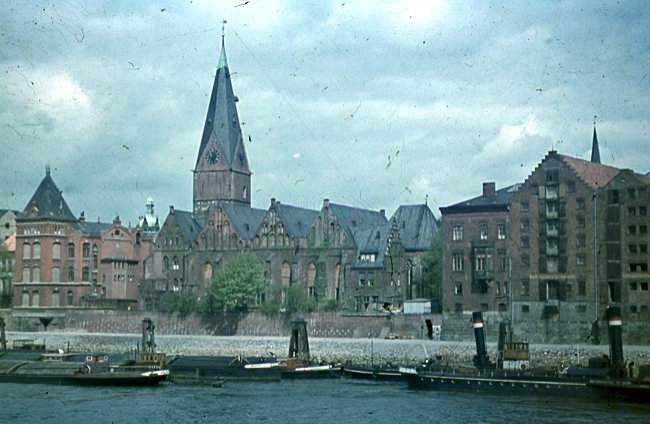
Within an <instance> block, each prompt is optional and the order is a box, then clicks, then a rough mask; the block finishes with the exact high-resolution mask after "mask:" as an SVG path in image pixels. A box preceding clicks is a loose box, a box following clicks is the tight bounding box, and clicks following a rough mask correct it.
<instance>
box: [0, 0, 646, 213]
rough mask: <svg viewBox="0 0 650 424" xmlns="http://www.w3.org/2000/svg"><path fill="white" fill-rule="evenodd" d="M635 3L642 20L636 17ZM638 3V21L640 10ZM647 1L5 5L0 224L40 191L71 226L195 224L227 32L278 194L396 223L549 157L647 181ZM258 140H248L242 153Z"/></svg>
mask: <svg viewBox="0 0 650 424" xmlns="http://www.w3.org/2000/svg"><path fill="white" fill-rule="evenodd" d="M631 3H632V4H631ZM634 3H637V4H638V6H635V5H634ZM649 10H650V8H648V7H647V6H646V5H645V4H644V2H623V4H618V3H617V2H600V1H584V2H580V1H561V2H559V1H558V2H553V1H548V2H538V1H530V2H522V1H516V2H515V1H512V2H506V3H503V4H497V3H493V4H489V2H484V1H477V2H458V1H453V2H452V1H450V2H447V1H443V0H440V1H433V0H432V1H418V0H412V1H394V2H390V1H386V2H381V1H375V0H339V1H336V2H330V3H328V2H325V1H315V2H308V1H282V0H264V1H261V0H249V1H245V0H238V1H228V0H224V1H214V0H210V1H207V0H206V1H202V0H193V1H180V0H173V1H172V0H168V1H162V2H159V1H156V2H149V1H142V2H140V1H131V0H129V1H122V2H120V1H105V2H100V1H96V2H87V1H81V0H71V1H56V2H54V1H43V2H31V1H11V0H10V1H3V2H2V4H1V5H0V16H1V17H0V38H1V39H0V43H1V44H0V45H1V47H0V67H1V68H0V71H1V72H0V146H1V147H2V155H1V156H0V181H2V184H0V208H14V209H19V210H22V209H23V208H24V207H25V205H26V203H27V202H28V200H29V198H30V197H31V195H32V194H33V192H34V190H35V189H36V187H37V185H38V184H39V182H40V181H41V179H42V178H43V176H44V175H45V167H46V166H47V165H48V164H49V165H50V166H51V169H52V176H53V178H54V180H55V182H56V183H57V185H58V186H59V188H60V189H61V190H63V194H64V197H65V199H66V200H67V202H68V204H69V205H70V207H71V209H72V211H73V212H74V213H75V214H76V215H79V214H80V213H81V212H82V211H85V214H86V217H88V218H89V219H93V220H94V219H95V218H96V217H101V220H102V221H106V222H110V221H111V220H112V218H113V217H114V216H115V214H119V215H120V216H121V218H122V221H123V222H124V223H128V222H132V223H134V224H135V222H136V220H137V217H138V215H142V214H143V213H144V207H145V200H146V198H147V197H149V196H151V197H153V198H154V200H155V203H156V212H157V215H159V216H160V218H161V220H162V219H164V218H165V216H166V215H167V211H168V207H169V205H172V204H173V205H175V207H176V208H178V209H184V210H191V208H192V172H191V171H192V169H193V166H194V164H195V161H196V155H197V152H198V148H199V143H200V138H201V133H202V130H203V124H204V120H205V114H206V111H207V107H208V100H209V96H210V90H211V88H212V82H213V78H214V74H215V70H216V64H217V61H218V59H219V51H220V44H221V28H222V20H223V19H226V20H227V21H228V23H227V24H226V26H225V43H226V51H227V56H228V63H229V67H230V71H231V74H232V81H233V87H234V91H235V94H236V95H237V96H238V97H239V99H240V101H239V103H238V111H239V118H240V121H241V123H242V131H243V134H244V139H245V140H247V141H246V149H247V153H248V157H249V164H250V167H251V170H252V172H253V181H252V199H253V206H254V207H258V208H263V209H266V208H267V207H268V206H269V204H270V199H271V198H272V197H274V198H277V199H278V200H280V201H282V202H283V203H287V204H293V205H297V206H302V207H308V208H312V209H320V207H321V205H322V201H323V199H324V198H329V199H331V201H333V202H337V203H345V204H350V205H356V206H359V207H364V208H370V209H375V210H378V209H386V210H387V213H388V214H392V213H393V212H394V210H395V209H396V208H397V206H398V205H400V204H414V203H424V202H425V200H426V199H427V196H428V203H429V205H430V207H431V208H432V210H434V212H435V213H436V215H437V216H439V212H438V210H437V208H438V207H439V206H446V205H449V204H452V203H455V202H458V201H461V200H464V199H467V198H470V197H474V196H476V195H478V194H479V193H480V191H481V183H482V182H483V181H495V182H496V184H497V188H499V187H503V186H506V185H510V184H513V183H516V182H520V181H523V180H524V179H525V178H526V176H527V175H528V174H530V172H531V171H532V170H533V169H534V167H535V166H536V165H537V164H538V163H539V161H540V160H541V159H542V158H543V157H544V155H545V154H546V153H547V152H548V151H549V150H551V149H553V148H554V149H556V150H558V151H559V152H560V153H564V154H568V155H572V156H577V157H580V158H585V159H588V158H589V154H590V148H591V137H592V131H593V121H594V115H597V116H598V118H597V122H598V124H597V130H598V136H599V141H600V143H601V144H600V148H601V158H602V161H603V163H606V164H611V165H614V166H617V167H623V168H632V169H634V170H636V171H637V172H642V173H646V172H648V171H650V162H649V161H648V157H649V156H648V153H649V151H650V150H649V148H648V130H649V128H650V115H649V114H648V111H649V110H650V95H649V94H650V81H649V80H648V63H650V29H649V28H648V27H649V26H648V25H647V23H648V22H650V16H648V15H650V13H649ZM249 136H250V140H251V141H250V142H248V138H249Z"/></svg>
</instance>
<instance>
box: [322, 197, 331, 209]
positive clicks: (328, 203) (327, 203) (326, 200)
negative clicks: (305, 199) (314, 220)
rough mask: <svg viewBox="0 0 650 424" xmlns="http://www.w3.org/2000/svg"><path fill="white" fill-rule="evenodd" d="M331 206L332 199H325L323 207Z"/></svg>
mask: <svg viewBox="0 0 650 424" xmlns="http://www.w3.org/2000/svg"><path fill="white" fill-rule="evenodd" d="M329 207H330V199H323V209H327V208H329Z"/></svg>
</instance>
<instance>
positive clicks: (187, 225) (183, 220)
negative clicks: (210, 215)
mask: <svg viewBox="0 0 650 424" xmlns="http://www.w3.org/2000/svg"><path fill="white" fill-rule="evenodd" d="M173 214H174V220H175V221H176V224H177V225H178V228H179V229H180V230H181V234H182V235H183V238H184V239H185V241H188V242H192V241H195V240H196V239H197V237H198V236H199V233H200V232H201V229H203V226H204V225H205V215H204V214H201V213H192V212H186V211H181V210H178V209H175V210H174V212H173Z"/></svg>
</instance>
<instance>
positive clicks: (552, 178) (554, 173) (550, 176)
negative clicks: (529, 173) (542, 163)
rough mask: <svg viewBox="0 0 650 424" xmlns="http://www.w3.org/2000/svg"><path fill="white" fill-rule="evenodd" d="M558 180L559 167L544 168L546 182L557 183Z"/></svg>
mask: <svg viewBox="0 0 650 424" xmlns="http://www.w3.org/2000/svg"><path fill="white" fill-rule="evenodd" d="M558 181H560V170H559V169H547V170H546V183H547V184H548V183H557V182H558Z"/></svg>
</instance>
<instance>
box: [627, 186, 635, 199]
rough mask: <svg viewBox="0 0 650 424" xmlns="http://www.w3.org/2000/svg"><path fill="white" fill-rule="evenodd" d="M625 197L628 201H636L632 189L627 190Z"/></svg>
mask: <svg viewBox="0 0 650 424" xmlns="http://www.w3.org/2000/svg"><path fill="white" fill-rule="evenodd" d="M627 197H628V198H629V199H630V200H635V199H636V190H634V189H633V188H629V189H628V190H627Z"/></svg>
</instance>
